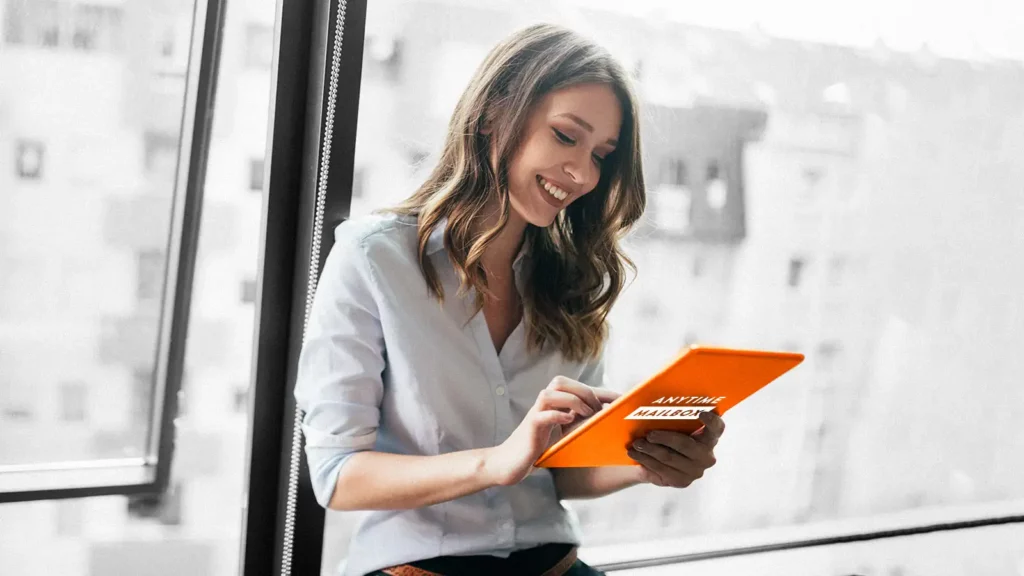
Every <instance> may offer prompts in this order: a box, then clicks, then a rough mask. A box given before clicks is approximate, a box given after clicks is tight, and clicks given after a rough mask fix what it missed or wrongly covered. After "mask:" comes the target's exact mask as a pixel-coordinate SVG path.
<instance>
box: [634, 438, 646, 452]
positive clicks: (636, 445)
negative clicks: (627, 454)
mask: <svg viewBox="0 0 1024 576" xmlns="http://www.w3.org/2000/svg"><path fill="white" fill-rule="evenodd" d="M633 448H635V449H637V450H639V451H640V452H643V451H644V446H643V443H642V442H641V441H639V440H637V441H636V442H633Z"/></svg>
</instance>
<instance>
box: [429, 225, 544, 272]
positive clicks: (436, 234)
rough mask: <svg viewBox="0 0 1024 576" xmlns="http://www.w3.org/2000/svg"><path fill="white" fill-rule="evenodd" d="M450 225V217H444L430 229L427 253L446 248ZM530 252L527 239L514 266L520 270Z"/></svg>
mask: <svg viewBox="0 0 1024 576" xmlns="http://www.w3.org/2000/svg"><path fill="white" fill-rule="evenodd" d="M447 227H448V218H442V219H441V221H440V222H438V223H437V225H436V226H434V229H433V230H431V231H430V236H428V237H427V255H428V256H429V255H433V254H435V253H437V252H438V251H440V250H442V249H444V231H445V229H446V228H447ZM529 252H530V241H529V239H526V240H524V241H523V245H522V247H520V249H519V254H518V255H517V256H516V259H515V260H514V261H513V262H512V268H513V269H514V270H516V271H517V272H518V271H519V269H520V267H521V266H522V264H523V262H524V261H525V260H526V258H527V256H528V254H529Z"/></svg>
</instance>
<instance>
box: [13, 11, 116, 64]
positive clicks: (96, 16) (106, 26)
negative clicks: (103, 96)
mask: <svg viewBox="0 0 1024 576" xmlns="http://www.w3.org/2000/svg"><path fill="white" fill-rule="evenodd" d="M6 4H7V7H6V8H7V9H6V14H5V20H6V22H5V26H4V38H5V40H6V41H7V42H8V43H10V44H20V45H27V46H35V47H44V48H67V49H71V50H76V51H80V52H107V53H112V52H118V51H120V50H121V48H122V40H121V36H122V33H123V31H122V9H121V7H120V6H111V5H102V3H101V4H86V3H77V2H69V1H67V0H56V1H54V0H6Z"/></svg>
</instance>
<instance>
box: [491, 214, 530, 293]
mask: <svg viewBox="0 0 1024 576" xmlns="http://www.w3.org/2000/svg"><path fill="white" fill-rule="evenodd" d="M497 223H498V209H497V207H495V208H494V209H493V210H491V211H490V212H489V214H488V216H487V217H486V218H485V220H484V222H483V224H482V226H483V229H484V230H487V229H489V228H493V227H494V226H495V225H497ZM526 225H527V222H526V220H524V219H523V217H522V216H520V215H519V213H518V212H516V211H515V210H511V211H510V212H509V215H508V222H506V223H505V227H504V228H502V229H501V232H499V233H498V235H497V236H496V237H495V238H494V241H492V242H491V243H490V244H489V245H488V246H487V249H486V250H484V255H483V257H482V258H481V261H482V262H481V263H482V264H483V266H484V270H486V271H487V274H488V275H489V276H490V275H494V276H496V277H497V278H503V277H504V276H505V275H506V272H510V271H511V270H512V263H513V262H514V261H515V258H516V256H517V255H518V254H519V249H520V247H521V246H522V244H523V237H524V236H525V234H526Z"/></svg>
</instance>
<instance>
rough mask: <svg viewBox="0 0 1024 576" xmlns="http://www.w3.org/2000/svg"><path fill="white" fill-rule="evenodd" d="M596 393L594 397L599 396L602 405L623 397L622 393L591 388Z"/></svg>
mask: <svg viewBox="0 0 1024 576" xmlns="http://www.w3.org/2000/svg"><path fill="white" fill-rule="evenodd" d="M591 390H593V391H594V395H595V396H597V399H598V401H600V402H601V404H602V405H604V404H608V403H611V402H614V401H616V400H618V399H619V398H620V397H621V396H622V392H616V391H615V390H609V389H607V388H593V387H592V388H591Z"/></svg>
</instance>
